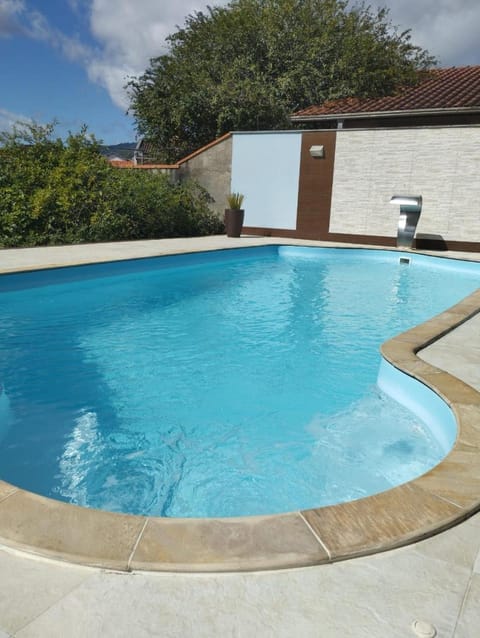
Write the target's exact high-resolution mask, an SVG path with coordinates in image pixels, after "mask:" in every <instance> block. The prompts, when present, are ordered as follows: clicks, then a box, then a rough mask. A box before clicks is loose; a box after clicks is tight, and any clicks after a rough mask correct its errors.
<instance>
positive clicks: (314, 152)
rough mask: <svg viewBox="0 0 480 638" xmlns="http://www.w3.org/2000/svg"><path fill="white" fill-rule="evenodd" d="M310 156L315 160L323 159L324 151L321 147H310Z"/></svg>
mask: <svg viewBox="0 0 480 638" xmlns="http://www.w3.org/2000/svg"><path fill="white" fill-rule="evenodd" d="M310 155H311V156H312V157H315V158H316V159H324V157H325V149H324V148H323V146H310Z"/></svg>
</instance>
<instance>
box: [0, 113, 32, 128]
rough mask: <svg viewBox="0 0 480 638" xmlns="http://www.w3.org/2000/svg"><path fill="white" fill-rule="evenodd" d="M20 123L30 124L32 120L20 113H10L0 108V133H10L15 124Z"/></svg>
mask: <svg viewBox="0 0 480 638" xmlns="http://www.w3.org/2000/svg"><path fill="white" fill-rule="evenodd" d="M21 122H29V123H32V119H31V118H29V117H27V116H26V115H21V114H20V113H12V111H7V109H2V108H0V131H11V130H12V129H13V127H14V125H15V124H19V123H21Z"/></svg>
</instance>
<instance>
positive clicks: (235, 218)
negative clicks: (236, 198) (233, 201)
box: [225, 208, 245, 237]
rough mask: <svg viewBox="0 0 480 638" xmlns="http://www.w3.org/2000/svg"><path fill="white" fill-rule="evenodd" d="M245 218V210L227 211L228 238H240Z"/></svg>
mask: <svg viewBox="0 0 480 638" xmlns="http://www.w3.org/2000/svg"><path fill="white" fill-rule="evenodd" d="M244 217H245V211H244V210H243V209H238V208H226V209H225V230H226V231H227V237H240V235H241V234H242V228H243V219H244Z"/></svg>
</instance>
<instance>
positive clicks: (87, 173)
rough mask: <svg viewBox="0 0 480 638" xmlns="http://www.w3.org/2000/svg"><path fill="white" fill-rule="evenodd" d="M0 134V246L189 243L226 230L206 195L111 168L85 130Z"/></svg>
mask: <svg viewBox="0 0 480 638" xmlns="http://www.w3.org/2000/svg"><path fill="white" fill-rule="evenodd" d="M53 130H54V125H48V126H43V127H42V126H39V125H37V124H24V125H22V126H21V127H17V128H15V129H14V131H13V133H0V144H1V147H0V191H1V197H0V245H1V246H4V247H13V246H34V245H42V244H43V245H45V244H68V243H80V242H85V241H115V240H129V239H152V238H163V237H179V236H183V237H188V236H196V235H207V234H213V233H220V232H223V224H222V222H220V220H219V219H218V217H217V216H216V215H215V214H214V213H213V212H211V211H210V209H209V206H208V203H209V196H208V194H207V192H206V191H205V190H204V189H202V188H201V187H200V186H198V185H197V184H195V183H193V182H185V183H178V184H175V183H172V182H171V181H170V179H169V178H168V176H167V175H163V174H152V173H151V172H150V171H146V170H141V169H138V170H133V169H132V170H127V169H118V168H113V167H111V166H110V165H109V164H108V162H107V161H106V160H105V159H104V158H103V157H102V156H101V155H100V153H99V143H98V141H97V140H96V139H95V138H94V137H93V136H91V135H87V132H86V128H85V127H84V128H82V129H81V131H80V132H79V133H77V134H70V135H69V136H68V138H67V140H66V141H65V142H63V141H62V140H61V139H52V133H53Z"/></svg>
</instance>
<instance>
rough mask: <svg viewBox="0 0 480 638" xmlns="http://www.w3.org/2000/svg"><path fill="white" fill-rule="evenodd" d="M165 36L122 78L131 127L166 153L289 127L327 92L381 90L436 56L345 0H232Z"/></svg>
mask: <svg viewBox="0 0 480 638" xmlns="http://www.w3.org/2000/svg"><path fill="white" fill-rule="evenodd" d="M167 40H168V43H169V51H168V53H166V54H164V55H161V56H160V57H157V58H154V59H152V60H151V62H150V66H149V68H148V69H147V70H146V71H145V73H144V74H143V75H142V76H140V77H139V78H134V79H132V80H131V81H130V83H129V84H128V87H127V88H128V90H129V93H130V100H131V112H132V113H133V115H134V116H135V118H136V122H137V127H138V130H139V132H140V133H142V134H144V135H145V136H147V137H148V138H149V139H151V140H154V141H155V142H157V144H159V146H160V147H161V148H162V149H163V154H164V157H163V159H165V160H169V161H171V160H176V159H178V158H179V156H182V155H184V154H187V153H189V152H191V151H193V150H195V149H196V148H198V147H199V146H201V145H203V144H205V143H207V142H209V141H210V140H211V139H213V138H214V137H216V136H219V135H221V134H223V133H225V132H227V131H230V130H258V129H282V128H288V127H290V126H291V125H290V123H289V119H288V116H289V115H290V114H291V113H292V112H294V111H295V110H298V109H301V108H305V107H307V106H311V105H312V104H319V103H321V102H323V101H325V100H328V99H337V98H340V97H347V96H351V95H355V96H381V95H386V94H389V93H390V92H391V91H392V90H394V88H395V87H396V86H397V85H399V84H408V83H412V82H415V81H416V79H417V72H418V71H419V70H423V69H427V68H429V67H431V66H432V65H433V64H434V62H435V61H434V59H433V58H432V57H431V56H430V55H429V54H428V52H426V51H424V50H422V49H420V48H419V47H416V46H414V45H413V44H412V43H411V41H410V34H409V31H404V32H401V33H399V32H398V31H397V29H396V28H395V27H393V26H392V24H391V22H390V20H389V17H388V11H387V10H386V9H378V10H377V11H374V10H372V9H371V8H370V7H369V6H366V5H364V4H359V5H353V6H350V3H349V0H232V1H231V2H230V3H229V4H228V5H227V6H225V7H213V8H212V7H208V8H207V11H206V12H197V13H194V14H192V15H189V16H188V17H187V18H186V22H185V26H184V27H183V28H181V29H179V30H178V31H177V32H176V33H174V34H173V35H171V36H170V37H169V38H168V39H167Z"/></svg>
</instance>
